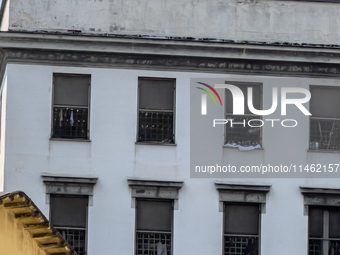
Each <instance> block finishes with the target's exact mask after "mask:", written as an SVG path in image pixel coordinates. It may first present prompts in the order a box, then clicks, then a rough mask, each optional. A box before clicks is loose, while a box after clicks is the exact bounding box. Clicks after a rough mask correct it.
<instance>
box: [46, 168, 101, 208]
mask: <svg viewBox="0 0 340 255" xmlns="http://www.w3.org/2000/svg"><path fill="white" fill-rule="evenodd" d="M41 178H42V179H43V182H44V183H45V185H46V204H49V203H50V194H63V195H86V196H89V205H90V206H92V205H93V186H94V185H95V184H96V183H97V180H98V177H97V176H94V175H82V176H75V175H69V174H52V173H42V174H41Z"/></svg>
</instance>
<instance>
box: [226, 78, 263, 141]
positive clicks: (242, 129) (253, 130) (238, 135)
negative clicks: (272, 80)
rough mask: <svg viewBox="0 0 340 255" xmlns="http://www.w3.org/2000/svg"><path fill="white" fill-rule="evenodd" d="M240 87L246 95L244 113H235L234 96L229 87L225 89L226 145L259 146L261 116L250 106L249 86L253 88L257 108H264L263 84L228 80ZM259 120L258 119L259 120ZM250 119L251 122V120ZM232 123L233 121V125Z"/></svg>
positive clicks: (254, 104) (254, 102)
mask: <svg viewBox="0 0 340 255" xmlns="http://www.w3.org/2000/svg"><path fill="white" fill-rule="evenodd" d="M226 83H228V84H229V83H230V84H232V85H235V86H237V87H238V88H240V89H241V90H242V92H243V95H244V113H245V114H244V115H233V96H232V94H231V92H230V90H229V89H226V90H225V98H226V104H225V105H226V119H227V120H228V123H227V124H226V125H225V126H226V130H225V145H226V146H229V147H236V146H258V147H261V145H262V141H261V125H262V122H261V121H259V119H260V120H261V119H262V118H261V116H258V115H255V114H253V113H251V112H250V110H249V108H248V103H247V102H248V100H247V98H248V87H251V88H252V89H253V94H252V96H253V97H252V98H253V106H254V108H255V109H257V110H262V103H261V97H262V85H260V84H256V85H255V84H253V83H249V84H246V83H239V82H226ZM257 120H258V121H257ZM249 121H250V122H249ZM231 123H233V124H232V125H231Z"/></svg>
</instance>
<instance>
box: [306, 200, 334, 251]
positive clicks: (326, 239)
mask: <svg viewBox="0 0 340 255" xmlns="http://www.w3.org/2000/svg"><path fill="white" fill-rule="evenodd" d="M311 208H316V209H321V210H322V221H323V222H322V228H323V229H322V237H320V238H318V237H310V236H309V229H310V224H309V217H310V215H309V212H310V209H311ZM332 208H337V210H338V211H339V212H340V207H338V206H313V205H310V206H308V254H310V252H311V251H310V240H319V241H320V242H321V243H322V246H321V247H322V250H321V254H329V249H330V248H331V246H330V242H331V241H339V242H340V238H331V237H330V236H329V226H330V211H331V210H332ZM326 220H327V221H326ZM325 232H326V233H325Z"/></svg>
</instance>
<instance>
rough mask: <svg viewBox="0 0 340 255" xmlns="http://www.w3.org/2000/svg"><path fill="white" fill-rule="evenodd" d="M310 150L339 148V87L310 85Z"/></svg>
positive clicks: (335, 149) (334, 149)
mask: <svg viewBox="0 0 340 255" xmlns="http://www.w3.org/2000/svg"><path fill="white" fill-rule="evenodd" d="M310 91H311V100H310V112H311V114H312V116H311V117H310V139H309V149H310V150H329V151H330V150H333V151H338V150H339V149H340V88H339V87H321V86H311V88H310Z"/></svg>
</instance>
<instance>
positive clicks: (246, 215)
mask: <svg viewBox="0 0 340 255" xmlns="http://www.w3.org/2000/svg"><path fill="white" fill-rule="evenodd" d="M260 208H261V207H260V205H258V204H230V203H225V205H224V247H223V254H224V255H248V254H251V255H259V239H260V215H261V214H260Z"/></svg>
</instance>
